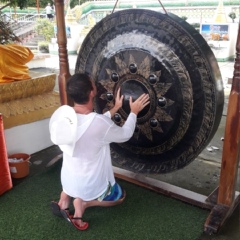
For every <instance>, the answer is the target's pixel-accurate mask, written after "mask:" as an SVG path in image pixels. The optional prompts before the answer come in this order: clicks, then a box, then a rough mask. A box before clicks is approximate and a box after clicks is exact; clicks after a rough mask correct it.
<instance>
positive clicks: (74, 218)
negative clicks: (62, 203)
mask: <svg viewBox="0 0 240 240" xmlns="http://www.w3.org/2000/svg"><path fill="white" fill-rule="evenodd" d="M60 212H61V214H62V216H63V217H64V218H65V219H66V220H67V221H68V222H69V223H71V224H72V225H73V226H74V227H75V228H77V229H78V230H81V231H83V230H86V229H87V228H88V227H89V224H88V222H84V225H83V226H79V225H78V224H77V223H75V222H73V221H72V220H82V218H81V217H73V216H72V215H69V214H68V212H66V211H64V210H60Z"/></svg>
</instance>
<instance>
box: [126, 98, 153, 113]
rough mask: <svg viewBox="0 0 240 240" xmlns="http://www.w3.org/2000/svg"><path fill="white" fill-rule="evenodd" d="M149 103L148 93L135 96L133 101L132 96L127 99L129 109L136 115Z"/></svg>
mask: <svg viewBox="0 0 240 240" xmlns="http://www.w3.org/2000/svg"><path fill="white" fill-rule="evenodd" d="M149 103H150V101H149V95H148V94H146V93H143V94H142V95H141V96H140V97H139V98H137V99H136V100H135V101H134V102H133V101H132V97H130V99H129V104H130V109H131V112H133V113H135V114H136V115H137V114H138V113H139V112H140V111H141V110H143V108H144V107H145V106H147V105H148V104H149Z"/></svg>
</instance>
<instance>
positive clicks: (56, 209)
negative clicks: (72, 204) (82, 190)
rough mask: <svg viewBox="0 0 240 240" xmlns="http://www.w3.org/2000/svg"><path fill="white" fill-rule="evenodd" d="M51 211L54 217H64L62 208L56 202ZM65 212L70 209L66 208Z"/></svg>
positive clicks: (52, 204) (52, 203)
mask: <svg viewBox="0 0 240 240" xmlns="http://www.w3.org/2000/svg"><path fill="white" fill-rule="evenodd" d="M51 209H52V213H53V214H54V215H56V216H58V217H63V215H62V214H61V208H60V207H59V205H58V203H57V202H54V201H52V202H51ZM65 210H66V211H69V208H66V209H65Z"/></svg>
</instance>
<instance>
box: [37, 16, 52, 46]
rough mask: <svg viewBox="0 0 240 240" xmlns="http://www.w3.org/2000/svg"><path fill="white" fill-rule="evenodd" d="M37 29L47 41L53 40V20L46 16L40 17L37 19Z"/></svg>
mask: <svg viewBox="0 0 240 240" xmlns="http://www.w3.org/2000/svg"><path fill="white" fill-rule="evenodd" d="M35 29H36V32H37V33H38V34H39V35H42V36H43V37H44V40H45V41H47V42H51V38H53V37H54V26H53V23H52V22H50V21H49V20H48V19H46V18H39V19H38V20H37V21H36V25H35Z"/></svg>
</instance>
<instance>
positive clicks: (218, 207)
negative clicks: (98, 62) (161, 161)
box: [54, 0, 240, 234]
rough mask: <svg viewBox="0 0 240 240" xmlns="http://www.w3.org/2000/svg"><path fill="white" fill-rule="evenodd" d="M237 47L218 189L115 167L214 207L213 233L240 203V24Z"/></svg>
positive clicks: (65, 72) (60, 17)
mask: <svg viewBox="0 0 240 240" xmlns="http://www.w3.org/2000/svg"><path fill="white" fill-rule="evenodd" d="M117 2H118V0H117V1H116V4H117ZM116 4H115V6H116ZM55 6H56V14H57V27H58V34H57V40H58V45H59V57H60V63H59V64H60V75H59V77H58V79H59V89H60V98H61V104H69V105H70V102H69V100H68V97H67V96H66V92H65V83H66V81H67V80H68V78H69V77H70V73H69V63H68V55H67V49H66V45H67V38H66V31H65V20H64V1H63V0H55ZM236 50H237V53H236V55H237V56H236V59H235V65H234V76H233V83H232V89H231V93H230V96H229V106H231V107H229V108H228V113H227V121H226V129H225V136H224V145H223V154H222V166H221V173H220V182H219V187H218V188H217V189H216V190H214V191H213V193H212V194H210V196H208V197H206V196H203V195H200V194H197V193H194V192H191V191H188V190H185V189H181V188H178V187H175V186H173V185H170V184H167V183H163V182H160V181H157V180H153V179H150V178H144V177H143V176H142V175H141V176H140V175H137V174H134V173H132V172H129V171H125V170H122V169H119V168H115V169H114V171H115V175H116V177H117V178H121V179H124V180H126V181H129V182H132V183H134V184H137V185H140V186H142V187H145V188H149V189H152V190H154V191H156V192H159V193H162V194H165V195H167V196H170V197H173V198H176V199H180V200H182V201H185V202H188V203H191V204H194V205H197V206H201V207H204V208H208V209H212V210H211V213H210V215H209V216H208V218H207V220H206V222H205V225H204V231H205V232H207V233H209V234H211V233H217V231H218V230H219V229H220V227H221V226H222V225H223V223H224V222H225V221H226V219H227V218H228V217H229V216H230V215H231V214H232V213H233V211H234V209H235V208H236V206H237V205H238V204H239V202H240V194H239V192H236V191H235V189H236V182H237V174H238V164H239V137H240V99H239V92H240V89H239V88H240V27H239V30H238V39H237V45H236ZM57 158H58V159H59V156H57ZM54 160H55V159H54Z"/></svg>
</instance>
